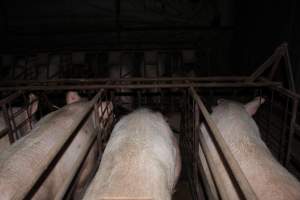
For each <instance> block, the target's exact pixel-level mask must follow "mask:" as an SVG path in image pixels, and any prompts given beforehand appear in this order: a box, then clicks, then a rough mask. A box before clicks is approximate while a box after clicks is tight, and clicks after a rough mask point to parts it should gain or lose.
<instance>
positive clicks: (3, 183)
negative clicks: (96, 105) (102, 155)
mask: <svg viewBox="0 0 300 200" xmlns="http://www.w3.org/2000/svg"><path fill="white" fill-rule="evenodd" d="M67 104H68V105H66V106H64V107H63V108H61V109H59V110H57V111H54V112H52V113H50V114H48V115H46V116H45V117H44V118H42V119H41V120H40V121H39V122H38V123H37V124H36V126H35V128H34V129H33V130H32V132H31V134H29V135H27V136H25V137H23V138H21V139H20V140H19V141H17V142H16V143H15V144H14V145H12V146H11V147H10V148H8V149H7V150H6V151H4V152H2V153H1V154H0V193H1V199H3V200H6V199H13V198H18V195H21V194H20V193H19V192H18V190H20V189H22V191H24V190H25V191H27V190H26V189H24V188H26V187H28V186H27V185H28V183H31V182H32V180H33V179H34V180H35V178H32V177H36V175H35V174H36V172H35V171H36V170H37V169H40V166H44V165H45V164H44V163H48V160H47V159H50V158H51V157H52V156H53V154H54V153H53V149H54V148H57V145H58V144H60V143H61V140H62V138H64V136H63V135H64V132H66V131H68V130H69V129H71V127H74V126H75V125H76V124H77V122H79V121H78V120H79V119H77V118H76V115H78V114H79V113H80V112H82V110H83V109H84V108H86V106H88V105H90V102H88V101H86V100H84V99H81V98H80V96H79V95H78V94H77V93H76V92H72V93H68V94H67ZM103 104H105V105H107V106H108V107H109V108H110V109H109V111H110V112H112V104H111V102H103ZM99 111H101V109H99ZM94 116H95V115H94V114H93V112H92V113H91V114H90V115H89V117H88V119H87V121H86V122H85V123H84V125H83V126H82V127H81V129H80V130H79V131H78V133H77V134H76V136H75V137H74V139H73V141H72V142H71V144H70V145H69V147H68V148H67V149H66V151H65V152H64V154H63V155H62V156H61V157H60V159H59V160H58V162H57V163H56V165H55V166H54V167H53V169H52V171H51V172H49V174H48V176H47V177H46V178H45V180H44V181H43V182H42V184H41V185H40V187H39V188H38V189H37V191H36V192H35V193H34V194H33V196H32V199H38V200H48V199H49V200H50V199H55V198H56V197H57V195H58V194H60V193H61V189H63V188H64V187H65V186H66V184H67V183H66V181H67V180H68V177H69V176H70V173H71V170H72V168H73V166H74V165H75V163H76V161H77V159H78V156H79V155H80V154H82V152H83V149H84V148H85V147H86V146H87V145H88V144H89V142H90V141H91V138H92V136H93V135H94V134H96V126H97V124H96V121H95V118H94ZM99 116H102V113H99ZM109 116H111V115H104V118H105V117H109ZM99 126H100V128H103V127H102V124H99ZM95 155H96V153H95V148H93V147H92V149H91V151H90V152H89V154H88V156H87V158H86V160H85V161H84V163H83V169H82V170H81V171H80V172H79V174H78V176H79V177H78V179H77V182H76V183H75V184H76V185H75V186H74V190H75V192H74V195H79V193H80V192H81V190H82V188H83V186H84V185H85V183H86V182H87V181H88V178H89V176H90V174H91V173H92V169H93V167H94V166H93V165H95V163H96V158H95V157H96V156H95ZM44 167H46V166H44ZM75 197H76V196H74V198H75Z"/></svg>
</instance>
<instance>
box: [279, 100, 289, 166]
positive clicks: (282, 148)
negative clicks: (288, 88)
mask: <svg viewBox="0 0 300 200" xmlns="http://www.w3.org/2000/svg"><path fill="white" fill-rule="evenodd" d="M288 108H289V97H286V104H285V109H284V117H283V127H282V131H281V138H280V156H279V160H280V162H281V163H282V164H283V163H284V157H285V151H286V146H285V142H286V134H285V133H286V128H287V117H288V112H289V109H288Z"/></svg>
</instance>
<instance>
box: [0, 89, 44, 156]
mask: <svg viewBox="0 0 300 200" xmlns="http://www.w3.org/2000/svg"><path fill="white" fill-rule="evenodd" d="M28 98H29V106H28V108H27V110H24V111H23V112H21V113H20V114H19V115H18V116H16V118H15V123H16V126H19V125H20V124H21V123H23V122H24V121H25V120H26V119H29V115H30V116H32V117H31V120H30V121H26V122H25V123H24V124H23V125H22V126H20V128H19V130H18V131H19V135H20V136H24V135H26V134H27V133H29V131H30V130H31V129H32V128H33V127H34V125H35V124H36V118H35V116H34V114H35V113H36V111H37V109H38V104H39V101H38V100H37V97H36V96H35V95H34V94H29V97H28ZM20 109H22V108H20V107H13V108H12V112H13V113H16V112H18V111H19V110H20ZM0 132H1V133H2V132H7V133H5V134H4V135H3V136H2V137H1V138H0V152H2V151H3V150H4V149H6V148H7V147H8V146H10V145H11V144H10V141H9V137H8V128H7V126H6V122H5V119H4V113H3V111H0Z"/></svg>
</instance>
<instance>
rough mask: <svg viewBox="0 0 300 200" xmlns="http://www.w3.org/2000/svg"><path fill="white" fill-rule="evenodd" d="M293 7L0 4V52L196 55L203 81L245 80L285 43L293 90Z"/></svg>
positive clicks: (289, 3) (142, 0)
mask: <svg viewBox="0 0 300 200" xmlns="http://www.w3.org/2000/svg"><path fill="white" fill-rule="evenodd" d="M299 4H300V2H298V1H296V0H285V1H273V0H252V1H237V0H127V1H124V0H112V1H100V0H85V1H83V0H51V1H38V0H27V1H17V0H2V1H0V13H1V15H0V35H1V37H0V44H1V45H0V51H1V52H4V53H7V52H28V51H33V50H36V51H37V50H38V51H41V50H44V51H48V50H53V49H73V50H74V49H97V50H112V49H196V50H198V51H199V52H201V55H200V57H201V56H202V57H203V59H202V60H203V67H204V68H209V71H210V72H211V74H213V75H240V74H243V75H248V74H250V73H251V72H252V71H253V70H254V69H255V68H256V67H257V66H259V65H260V64H261V63H262V62H263V61H264V60H266V59H267V58H268V57H269V56H270V55H271V54H272V53H273V51H274V49H275V48H276V47H277V46H278V45H280V44H281V43H282V42H284V41H286V42H288V43H289V50H290V54H291V59H292V65H293V71H294V75H295V80H296V85H297V86H298V85H300V83H299V82H300V81H298V80H299V78H298V77H299V76H300V70H299V69H298V68H299V67H298V65H299V61H300V59H299V58H300V48H299V47H300V42H299V38H300V37H299V34H300V30H299V25H298V24H299V23H300V21H299V16H298V15H299V12H297V11H298V7H299ZM207 59H209V64H208V62H207ZM200 60H201V59H200ZM204 60H206V61H205V62H204ZM297 88H298V90H299V89H300V88H299V86H298V87H297Z"/></svg>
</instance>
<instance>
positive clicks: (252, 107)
mask: <svg viewBox="0 0 300 200" xmlns="http://www.w3.org/2000/svg"><path fill="white" fill-rule="evenodd" d="M264 102H265V99H264V98H263V97H255V98H254V99H253V100H251V101H249V102H247V103H245V104H241V103H238V102H235V101H231V100H227V99H218V101H217V103H218V106H216V107H215V108H213V110H215V109H222V108H224V107H228V106H234V107H236V106H238V107H242V108H244V109H245V110H246V111H247V113H248V114H249V115H250V116H253V115H254V114H255V113H256V111H257V110H258V108H259V107H260V105H262V104H263V103H264Z"/></svg>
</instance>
